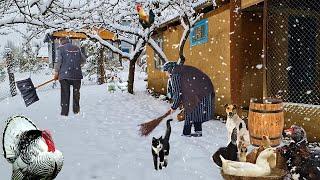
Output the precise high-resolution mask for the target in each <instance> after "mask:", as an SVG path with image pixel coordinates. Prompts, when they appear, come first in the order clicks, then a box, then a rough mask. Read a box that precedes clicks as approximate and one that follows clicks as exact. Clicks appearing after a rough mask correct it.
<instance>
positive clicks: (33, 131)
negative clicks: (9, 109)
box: [2, 116, 63, 180]
mask: <svg viewBox="0 0 320 180" xmlns="http://www.w3.org/2000/svg"><path fill="white" fill-rule="evenodd" d="M2 147H3V153H4V157H5V158H6V159H7V161H8V162H9V163H11V164H12V178H11V179H12V180H31V179H37V180H42V179H43V180H51V179H54V178H55V177H56V176H57V175H58V173H59V172H60V171H61V169H62V166H63V155H62V153H61V152H60V151H58V150H57V149H56V148H55V145H54V142H53V139H52V137H51V134H50V133H49V131H48V130H39V129H38V128H37V126H36V125H35V124H34V123H33V122H32V121H31V120H30V119H29V118H26V117H23V116H13V117H10V118H9V119H8V120H7V122H6V126H5V129H4V132H3V137H2Z"/></svg>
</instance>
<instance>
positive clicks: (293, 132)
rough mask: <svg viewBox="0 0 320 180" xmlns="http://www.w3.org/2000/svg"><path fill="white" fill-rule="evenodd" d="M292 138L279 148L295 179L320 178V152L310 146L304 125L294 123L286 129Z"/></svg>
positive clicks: (312, 179) (311, 179)
mask: <svg viewBox="0 0 320 180" xmlns="http://www.w3.org/2000/svg"><path fill="white" fill-rule="evenodd" d="M285 134H286V135H288V136H289V137H290V138H291V140H292V141H291V142H290V144H289V145H285V146H283V147H280V148H278V149H277V150H278V151H279V152H280V154H281V156H282V157H284V158H285V159H286V161H287V168H288V170H289V171H290V173H291V175H292V178H293V179H299V180H300V179H308V180H309V179H310V180H316V179H320V152H319V151H315V150H311V149H309V148H308V141H307V136H306V132H305V130H304V129H303V128H302V127H299V126H296V125H292V126H291V127H290V128H289V129H287V130H285Z"/></svg>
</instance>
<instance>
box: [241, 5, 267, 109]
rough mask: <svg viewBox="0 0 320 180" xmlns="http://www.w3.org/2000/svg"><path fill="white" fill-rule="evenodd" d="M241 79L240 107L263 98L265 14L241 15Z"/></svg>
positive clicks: (255, 12)
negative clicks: (251, 100)
mask: <svg viewBox="0 0 320 180" xmlns="http://www.w3.org/2000/svg"><path fill="white" fill-rule="evenodd" d="M241 23H242V28H243V30H242V34H241V46H240V49H241V52H240V57H241V63H240V68H241V69H242V70H241V71H239V74H238V76H239V77H240V79H241V87H240V101H239V103H238V104H239V105H242V106H245V107H247V106H249V104H250V98H253V97H254V98H262V97H263V67H262V64H263V56H262V55H263V14H262V12H259V11H258V12H257V11H243V12H242V15H241Z"/></svg>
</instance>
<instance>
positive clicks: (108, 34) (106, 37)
mask: <svg viewBox="0 0 320 180" xmlns="http://www.w3.org/2000/svg"><path fill="white" fill-rule="evenodd" d="M93 31H94V32H93V33H97V34H98V35H99V36H100V37H101V38H102V39H104V40H113V41H114V40H115V37H114V33H112V32H110V31H108V30H105V29H102V28H95V29H93ZM52 36H53V37H54V38H61V37H69V38H73V39H86V38H87V36H86V35H85V34H84V33H79V32H75V31H65V30H61V31H56V32H54V33H53V34H52Z"/></svg>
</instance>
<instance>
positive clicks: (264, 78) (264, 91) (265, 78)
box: [262, 0, 268, 98]
mask: <svg viewBox="0 0 320 180" xmlns="http://www.w3.org/2000/svg"><path fill="white" fill-rule="evenodd" d="M267 7H268V0H265V1H264V5H263V85H262V87H263V98H265V97H267V96H268V91H267V53H268V52H267V32H268V31H267V28H268V26H267V17H268V9H267Z"/></svg>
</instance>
